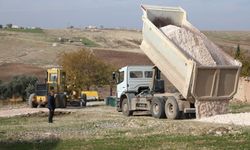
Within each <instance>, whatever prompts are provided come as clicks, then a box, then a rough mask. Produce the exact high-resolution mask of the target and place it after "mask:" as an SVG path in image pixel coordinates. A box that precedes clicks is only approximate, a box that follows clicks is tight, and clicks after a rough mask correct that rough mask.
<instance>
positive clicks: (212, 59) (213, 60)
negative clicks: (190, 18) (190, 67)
mask: <svg viewBox="0 0 250 150" xmlns="http://www.w3.org/2000/svg"><path fill="white" fill-rule="evenodd" d="M160 30H161V31H162V32H163V33H164V34H165V35H166V36H167V37H168V38H169V39H170V40H172V42H173V43H175V45H176V46H177V47H179V48H180V49H181V50H183V52H184V53H185V54H186V55H187V56H188V57H189V58H191V59H193V60H194V61H196V62H197V63H198V64H199V65H204V66H216V65H235V62H234V60H233V59H232V58H229V57H228V56H227V55H226V54H225V53H224V52H223V51H222V50H221V49H220V48H219V47H218V46H216V45H215V44H214V43H213V42H211V41H210V40H209V39H208V38H207V37H206V36H205V35H203V34H202V33H201V32H199V31H198V30H196V29H195V28H194V29H192V28H189V27H177V26H174V25H167V26H164V27H161V28H160Z"/></svg>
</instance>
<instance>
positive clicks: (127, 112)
mask: <svg viewBox="0 0 250 150" xmlns="http://www.w3.org/2000/svg"><path fill="white" fill-rule="evenodd" d="M122 113H123V115H125V116H131V115H132V114H133V111H131V110H129V105H128V99H127V98H125V99H123V101H122Z"/></svg>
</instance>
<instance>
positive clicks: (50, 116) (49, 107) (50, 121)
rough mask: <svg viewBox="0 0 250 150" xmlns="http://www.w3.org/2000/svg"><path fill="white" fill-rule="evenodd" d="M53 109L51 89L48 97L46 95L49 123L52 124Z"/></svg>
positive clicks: (52, 92) (53, 98) (53, 99)
mask: <svg viewBox="0 0 250 150" xmlns="http://www.w3.org/2000/svg"><path fill="white" fill-rule="evenodd" d="M55 108H56V105H55V92H54V88H53V87H51V88H50V92H49V95H48V109H49V123H53V116H54V111H55Z"/></svg>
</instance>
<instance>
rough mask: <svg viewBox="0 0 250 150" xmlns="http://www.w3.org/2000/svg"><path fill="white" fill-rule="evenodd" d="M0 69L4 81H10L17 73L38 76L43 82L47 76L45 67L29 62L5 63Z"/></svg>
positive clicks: (1, 78)
mask: <svg viewBox="0 0 250 150" xmlns="http://www.w3.org/2000/svg"><path fill="white" fill-rule="evenodd" d="M0 70H1V74H0V80H2V81H3V82H8V81H10V80H11V79H12V78H13V77H14V76H17V75H29V76H32V75H33V76H36V77H38V79H39V81H41V82H43V81H44V78H45V77H46V72H45V69H43V68H40V67H36V66H33V65H29V64H21V63H5V64H2V65H0Z"/></svg>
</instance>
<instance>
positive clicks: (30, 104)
mask: <svg viewBox="0 0 250 150" xmlns="http://www.w3.org/2000/svg"><path fill="white" fill-rule="evenodd" d="M35 96H36V94H35V93H32V94H30V96H29V107H30V108H35V107H36V106H35V105H34V103H33V102H32V100H33V99H34V97H35Z"/></svg>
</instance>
